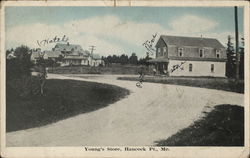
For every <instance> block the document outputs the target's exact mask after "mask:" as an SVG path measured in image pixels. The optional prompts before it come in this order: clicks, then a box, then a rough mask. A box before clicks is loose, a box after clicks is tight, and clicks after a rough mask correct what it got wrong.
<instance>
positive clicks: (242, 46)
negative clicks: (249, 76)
mask: <svg viewBox="0 0 250 158" xmlns="http://www.w3.org/2000/svg"><path fill="white" fill-rule="evenodd" d="M244 45H245V42H244V38H241V46H240V50H239V52H240V66H239V67H240V70H239V77H240V78H241V79H244V58H245V50H244Z"/></svg>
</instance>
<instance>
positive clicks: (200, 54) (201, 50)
mask: <svg viewBox="0 0 250 158" xmlns="http://www.w3.org/2000/svg"><path fill="white" fill-rule="evenodd" d="M199 56H200V57H201V58H203V57H204V49H199Z"/></svg>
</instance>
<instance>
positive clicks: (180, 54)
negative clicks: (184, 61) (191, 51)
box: [178, 48, 183, 57]
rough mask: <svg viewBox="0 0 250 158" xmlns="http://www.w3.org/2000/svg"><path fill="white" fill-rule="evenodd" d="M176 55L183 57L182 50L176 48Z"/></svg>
mask: <svg viewBox="0 0 250 158" xmlns="http://www.w3.org/2000/svg"><path fill="white" fill-rule="evenodd" d="M178 55H179V56H180V57H182V56H183V48H178Z"/></svg>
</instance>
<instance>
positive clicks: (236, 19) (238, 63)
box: [234, 6, 240, 83]
mask: <svg viewBox="0 0 250 158" xmlns="http://www.w3.org/2000/svg"><path fill="white" fill-rule="evenodd" d="M237 9H238V8H237V6H235V7H234V20H235V45H236V46H235V53H236V75H235V81H236V83H238V82H239V67H240V66H239V65H240V54H239V33H238V11H237Z"/></svg>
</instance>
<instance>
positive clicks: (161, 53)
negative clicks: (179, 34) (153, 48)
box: [160, 47, 163, 56]
mask: <svg viewBox="0 0 250 158" xmlns="http://www.w3.org/2000/svg"><path fill="white" fill-rule="evenodd" d="M162 55H163V47H161V54H160V56H162Z"/></svg>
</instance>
